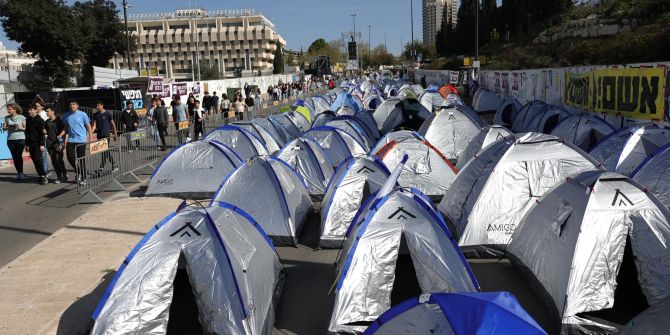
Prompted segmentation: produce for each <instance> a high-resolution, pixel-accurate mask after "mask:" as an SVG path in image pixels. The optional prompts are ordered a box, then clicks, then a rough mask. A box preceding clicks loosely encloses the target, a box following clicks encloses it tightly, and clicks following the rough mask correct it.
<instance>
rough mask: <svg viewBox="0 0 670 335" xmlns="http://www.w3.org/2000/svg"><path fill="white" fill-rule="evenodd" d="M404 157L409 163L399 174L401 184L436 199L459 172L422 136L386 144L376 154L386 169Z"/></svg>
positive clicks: (443, 192) (391, 167)
mask: <svg viewBox="0 0 670 335" xmlns="http://www.w3.org/2000/svg"><path fill="white" fill-rule="evenodd" d="M405 155H408V156H409V161H408V162H407V164H405V165H404V168H403V173H402V174H401V175H400V179H399V181H398V182H399V183H400V185H402V186H403V187H413V188H416V189H418V190H420V191H421V192H423V193H425V194H427V195H429V196H431V197H433V198H438V199H439V197H441V196H443V195H444V194H445V193H446V192H447V189H448V188H449V186H450V185H451V182H452V181H453V180H454V178H456V173H457V172H458V171H456V168H454V166H453V165H452V164H451V163H450V162H449V161H448V160H447V158H446V157H444V155H442V153H440V152H439V151H438V150H437V149H435V147H433V146H432V145H431V144H430V143H429V142H428V141H426V140H425V139H423V138H422V137H420V136H413V137H409V138H401V139H399V140H395V141H392V142H389V143H388V144H387V145H386V146H385V147H383V148H382V149H380V150H379V151H378V152H377V156H378V157H379V158H380V159H381V160H382V162H384V164H386V166H387V167H388V168H389V170H392V169H394V168H395V167H396V166H398V164H399V163H400V161H401V160H402V158H403V157H404V156H405Z"/></svg>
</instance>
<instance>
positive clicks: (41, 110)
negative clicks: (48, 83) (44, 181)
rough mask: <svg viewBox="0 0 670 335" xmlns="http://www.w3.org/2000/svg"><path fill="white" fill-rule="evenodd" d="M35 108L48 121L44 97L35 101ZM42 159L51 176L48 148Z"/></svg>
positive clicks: (45, 169)
mask: <svg viewBox="0 0 670 335" xmlns="http://www.w3.org/2000/svg"><path fill="white" fill-rule="evenodd" d="M33 108H35V111H37V115H39V116H40V117H41V118H42V120H43V121H44V122H46V121H47V120H48V119H49V117H48V116H47V112H46V111H45V110H44V102H43V101H42V98H40V99H37V101H35V103H33ZM42 161H44V171H45V172H46V173H47V177H48V176H49V174H50V172H49V153H48V152H47V150H44V152H43V155H42Z"/></svg>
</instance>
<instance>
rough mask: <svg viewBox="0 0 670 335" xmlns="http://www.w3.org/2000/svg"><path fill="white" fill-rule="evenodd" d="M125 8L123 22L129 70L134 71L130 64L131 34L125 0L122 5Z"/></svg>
mask: <svg viewBox="0 0 670 335" xmlns="http://www.w3.org/2000/svg"><path fill="white" fill-rule="evenodd" d="M121 5H122V6H123V21H124V23H125V28H126V62H128V70H132V69H133V65H132V63H131V62H130V32H129V31H128V7H130V6H129V5H128V1H127V0H123V2H122V3H121Z"/></svg>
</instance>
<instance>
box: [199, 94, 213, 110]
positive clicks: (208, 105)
mask: <svg viewBox="0 0 670 335" xmlns="http://www.w3.org/2000/svg"><path fill="white" fill-rule="evenodd" d="M201 105H202V108H204V109H205V115H209V114H210V113H211V110H212V96H211V95H209V91H205V96H204V97H203V98H202V104H201Z"/></svg>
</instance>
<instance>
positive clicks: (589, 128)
mask: <svg viewBox="0 0 670 335" xmlns="http://www.w3.org/2000/svg"><path fill="white" fill-rule="evenodd" d="M613 132H614V128H612V126H611V125H610V124H609V123H608V122H607V121H605V120H603V119H602V118H600V117H598V116H596V115H594V114H592V113H580V114H575V115H572V116H570V117H568V118H566V119H564V120H563V121H561V123H559V124H558V125H557V126H556V128H554V130H552V131H551V135H554V136H556V137H560V138H563V139H565V140H567V141H570V142H571V143H572V144H574V145H576V146H578V147H579V148H580V149H582V150H584V151H587V152H588V151H589V150H591V149H593V147H595V145H596V144H598V143H599V142H600V141H601V140H602V139H604V138H605V137H606V136H607V135H609V134H611V133H613Z"/></svg>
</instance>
